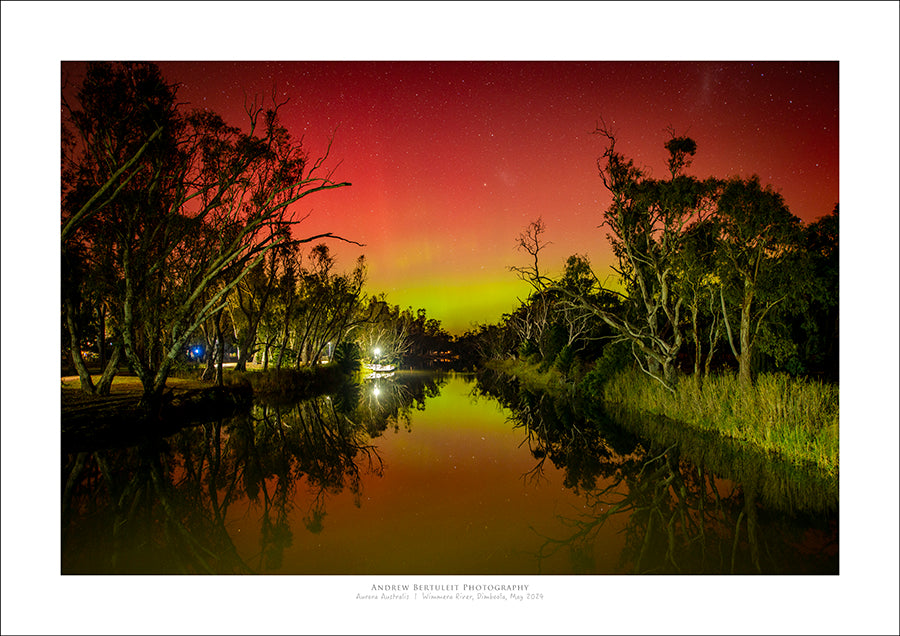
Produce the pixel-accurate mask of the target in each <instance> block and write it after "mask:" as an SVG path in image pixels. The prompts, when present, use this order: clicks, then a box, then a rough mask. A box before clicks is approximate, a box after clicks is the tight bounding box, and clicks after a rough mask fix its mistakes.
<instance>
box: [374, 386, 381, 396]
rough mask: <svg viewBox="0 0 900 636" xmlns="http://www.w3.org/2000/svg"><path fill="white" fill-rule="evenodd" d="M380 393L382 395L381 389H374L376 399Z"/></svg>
mask: <svg viewBox="0 0 900 636" xmlns="http://www.w3.org/2000/svg"><path fill="white" fill-rule="evenodd" d="M379 393H381V389H379V388H378V387H377V386H376V387H375V388H374V389H372V395H374V396H375V397H378V394H379Z"/></svg>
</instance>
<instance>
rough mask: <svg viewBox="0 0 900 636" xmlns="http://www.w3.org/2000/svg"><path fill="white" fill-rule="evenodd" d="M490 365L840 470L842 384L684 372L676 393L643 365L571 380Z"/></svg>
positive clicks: (559, 392) (617, 408) (565, 392)
mask: <svg viewBox="0 0 900 636" xmlns="http://www.w3.org/2000/svg"><path fill="white" fill-rule="evenodd" d="M488 366H489V367H490V368H492V369H494V370H496V371H500V372H503V373H506V374H508V375H511V376H514V377H516V378H518V379H519V380H520V382H521V383H522V386H523V387H525V388H527V389H531V390H544V391H546V392H548V393H550V394H551V395H553V396H555V397H564V398H567V399H573V400H575V401H577V402H586V401H590V400H597V401H599V402H600V404H602V406H603V409H604V410H605V411H606V412H607V413H608V414H610V415H612V416H615V415H616V414H617V413H620V414H629V416H631V415H633V414H639V415H641V416H645V417H646V416H654V417H665V418H667V419H668V420H670V421H672V422H673V423H674V424H677V425H679V426H685V427H689V428H693V429H696V430H702V431H711V432H715V433H717V434H719V435H721V436H724V437H728V438H732V439H737V440H741V441H743V442H745V443H748V444H751V445H752V446H753V447H755V448H757V449H759V450H760V451H762V452H765V453H772V454H775V455H778V456H779V457H781V458H782V459H784V460H786V461H789V462H792V463H794V464H798V465H809V466H815V467H817V468H818V469H821V470H824V471H826V472H828V473H829V474H833V475H836V474H837V473H838V470H839V465H840V460H839V446H840V445H839V414H840V412H839V390H838V387H837V386H835V385H830V384H826V383H822V382H817V381H812V380H805V379H800V378H792V377H789V376H786V375H783V374H764V375H761V376H759V377H758V378H757V381H756V382H755V384H754V386H753V388H752V389H751V390H750V391H743V390H741V387H740V384H739V381H738V378H737V376H735V375H734V374H723V375H716V376H711V377H708V378H703V379H699V378H694V377H692V376H685V377H682V378H680V380H679V383H678V386H677V389H676V391H675V394H674V395H673V394H672V393H671V392H670V391H668V390H666V389H665V388H664V387H663V386H662V385H661V384H660V383H659V382H657V381H655V380H653V379H652V378H650V377H648V376H647V375H645V374H643V373H640V372H639V371H636V370H633V369H628V370H623V371H621V372H619V373H617V374H615V375H614V376H612V377H611V378H610V379H609V380H608V381H606V382H605V383H603V384H602V386H599V387H597V386H592V387H590V388H588V387H586V386H584V385H583V384H579V385H576V384H574V383H571V382H570V383H567V382H566V381H565V379H564V378H563V377H562V375H561V374H559V372H556V371H555V370H552V369H551V370H550V371H549V372H546V373H541V372H540V370H539V369H538V368H537V367H536V366H535V365H529V364H527V363H525V362H521V361H518V360H505V361H494V362H491V363H490V364H489V365H488Z"/></svg>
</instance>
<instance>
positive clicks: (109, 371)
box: [96, 344, 122, 395]
mask: <svg viewBox="0 0 900 636" xmlns="http://www.w3.org/2000/svg"><path fill="white" fill-rule="evenodd" d="M121 357H122V345H121V344H117V345H115V346H114V347H113V351H112V355H111V356H110V358H109V361H108V362H107V363H106V366H105V367H104V368H103V375H101V376H100V380H99V381H98V382H97V386H96V390H97V395H109V389H110V388H111V387H112V381H113V378H114V377H116V371H117V370H118V368H119V358H121Z"/></svg>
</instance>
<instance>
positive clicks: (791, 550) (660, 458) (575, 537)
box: [478, 376, 838, 574]
mask: <svg viewBox="0 0 900 636" xmlns="http://www.w3.org/2000/svg"><path fill="white" fill-rule="evenodd" d="M478 391H480V392H484V393H489V394H491V395H493V396H495V397H497V398H498V399H500V401H501V402H502V403H503V404H504V405H505V406H507V408H509V409H510V410H511V412H512V414H513V416H512V419H513V421H514V423H515V426H519V427H522V428H523V429H524V431H525V438H524V440H523V443H527V444H528V446H529V448H531V449H532V454H533V455H534V456H535V458H536V459H537V464H536V466H535V468H534V469H533V470H532V471H531V473H529V476H530V477H534V476H535V475H540V474H542V471H543V464H544V461H545V459H546V457H550V458H551V460H552V461H553V464H554V465H555V466H557V468H560V469H562V470H563V471H564V474H565V477H564V483H565V486H566V487H568V488H572V489H574V490H575V491H576V492H578V491H580V492H581V493H582V494H583V496H584V512H583V513H582V514H580V515H579V516H578V517H576V518H563V519H561V521H562V522H563V523H564V524H565V527H566V528H567V532H565V533H562V536H553V537H551V536H545V537H543V539H544V541H543V544H542V545H541V547H540V549H539V551H538V557H539V558H540V559H541V560H545V559H550V558H551V557H554V556H557V555H559V554H561V553H562V552H565V553H567V554H568V556H569V558H570V560H571V562H572V563H573V565H574V567H575V569H576V571H577V572H582V573H589V572H593V571H595V566H594V559H595V555H596V554H597V553H599V552H600V551H602V550H603V549H604V546H602V545H601V544H602V542H603V541H604V540H608V539H605V538H604V537H608V536H609V533H608V532H607V533H606V534H605V535H604V533H603V530H604V528H605V527H607V526H610V527H613V526H614V527H619V526H622V528H621V530H620V532H622V533H624V538H625V540H624V547H623V549H622V551H621V553H620V555H619V568H620V569H621V571H622V572H633V573H657V574H663V573H702V574H717V573H748V574H749V573H800V572H802V573H837V565H838V564H837V547H838V544H837V487H836V480H832V479H830V478H829V477H828V476H824V475H819V474H816V473H810V472H803V471H801V470H800V469H798V467H796V466H793V465H788V464H782V463H779V462H777V461H776V460H774V459H773V458H771V457H768V456H765V455H763V454H760V453H754V452H753V451H752V449H748V448H746V447H740V446H736V445H734V444H729V443H727V442H723V441H722V440H721V439H714V436H710V435H708V434H696V433H692V432H691V431H684V430H679V428H678V427H677V426H674V425H673V423H672V422H662V421H656V422H649V423H648V422H646V421H643V422H637V420H636V419H634V418H632V421H629V422H627V425H625V426H620V425H616V424H613V423H612V422H611V421H603V420H602V419H597V417H596V416H595V417H593V418H592V419H587V418H585V417H583V416H579V415H578V413H577V412H576V409H575V408H574V407H573V406H572V405H571V404H568V403H565V402H562V401H560V400H552V399H551V398H550V397H549V396H547V395H546V394H535V393H533V392H529V391H525V390H522V389H520V388H519V387H518V386H517V385H516V383H515V382H509V381H504V380H502V379H500V378H497V377H487V376H482V377H481V378H480V381H479V388H478ZM623 419H627V418H623ZM623 419H620V420H619V422H620V423H621V422H622V421H623ZM657 429H662V430H657ZM647 439H653V440H655V441H653V442H648V441H645V440H647Z"/></svg>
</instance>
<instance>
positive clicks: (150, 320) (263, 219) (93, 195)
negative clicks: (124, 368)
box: [61, 63, 349, 403]
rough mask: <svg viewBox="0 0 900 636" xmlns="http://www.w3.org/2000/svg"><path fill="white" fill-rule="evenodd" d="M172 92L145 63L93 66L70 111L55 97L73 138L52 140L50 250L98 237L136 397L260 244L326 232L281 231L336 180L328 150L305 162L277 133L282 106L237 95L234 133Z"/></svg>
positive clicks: (263, 247)
mask: <svg viewBox="0 0 900 636" xmlns="http://www.w3.org/2000/svg"><path fill="white" fill-rule="evenodd" d="M175 94H176V89H175V87H173V86H170V85H168V84H166V82H165V81H164V80H163V78H162V76H161V74H160V73H159V70H158V68H157V67H156V66H155V65H152V64H109V63H96V64H90V65H89V67H88V71H87V76H86V78H85V81H84V85H83V86H82V88H81V90H80V91H79V92H78V102H79V104H78V106H75V105H69V104H68V103H64V114H65V116H66V119H67V123H68V125H70V126H71V127H72V129H73V131H74V133H75V136H76V140H75V142H74V143H71V144H68V145H66V146H65V147H66V148H70V149H72V152H73V155H72V157H71V161H70V165H71V169H68V170H64V171H63V180H64V183H63V192H64V200H65V205H64V207H63V225H62V231H61V236H62V245H63V249H64V250H66V249H68V248H69V247H70V246H71V245H72V244H75V243H77V244H81V245H85V246H88V247H89V248H91V249H96V248H97V246H98V245H100V244H104V245H106V246H111V247H110V249H111V252H112V254H113V257H112V265H113V268H114V270H115V272H116V273H117V275H118V277H119V281H118V282H119V284H118V286H117V288H116V293H115V295H114V296H112V297H111V298H110V299H109V300H110V301H111V304H112V307H111V309H112V311H113V312H114V314H115V317H116V320H117V322H118V324H119V325H120V331H121V339H122V344H123V350H124V354H125V356H126V358H127V360H128V363H129V366H130V367H131V368H132V369H133V370H134V371H135V373H136V374H137V375H138V376H139V378H140V379H141V382H142V384H143V387H144V397H145V401H146V402H147V403H154V402H157V401H158V398H159V397H160V395H161V393H162V390H163V387H164V386H165V381H166V378H167V377H168V374H169V371H170V369H171V368H172V365H173V364H174V363H175V361H176V360H177V359H178V358H179V357H180V356H181V355H183V352H184V350H185V347H186V345H187V343H188V341H189V340H190V338H191V337H192V335H193V334H194V332H195V331H196V330H197V329H198V328H199V327H200V325H201V324H203V323H204V321H206V320H207V319H208V318H210V317H211V316H213V315H215V314H216V313H217V312H218V311H219V310H220V309H221V308H222V307H223V306H224V304H225V302H226V299H227V297H228V295H229V294H230V293H231V292H232V290H233V289H234V288H235V287H236V286H237V285H238V284H239V283H240V282H241V281H242V280H243V279H244V277H245V276H246V275H247V274H248V272H250V271H252V270H253V268H254V267H255V266H256V265H257V264H258V263H260V262H261V261H262V259H263V257H264V256H265V254H266V252H267V251H268V250H270V249H272V248H273V247H275V246H279V245H286V244H290V243H294V244H298V243H304V242H310V241H314V240H317V239H320V238H323V237H332V235H331V234H330V233H325V234H321V235H317V236H311V237H307V238H301V239H297V238H295V237H294V234H293V231H292V228H293V226H294V225H296V224H297V223H299V222H301V221H302V220H303V219H302V218H299V217H298V216H297V214H296V212H295V210H296V206H294V205H293V204H294V203H296V202H297V201H299V200H300V199H302V198H304V197H306V196H308V195H310V194H313V193H316V192H321V191H323V190H328V189H332V188H339V187H343V186H346V185H349V184H348V183H345V182H344V183H338V182H335V181H333V180H332V179H331V175H330V174H323V173H322V170H323V162H324V161H325V159H326V158H327V156H328V151H326V153H325V155H324V156H323V157H321V158H320V159H318V160H316V161H315V162H311V161H310V160H309V158H308V155H307V154H306V153H305V151H304V150H303V149H302V147H301V146H300V145H299V144H298V143H296V142H295V141H294V140H293V139H291V137H290V135H289V133H288V132H287V130H286V129H285V128H284V127H283V126H282V125H281V124H280V123H279V119H278V110H279V108H280V107H281V106H283V103H282V104H278V103H276V104H273V105H272V107H270V108H268V109H265V108H263V107H262V106H261V105H259V104H257V103H256V102H253V103H247V104H245V112H246V115H247V118H248V129H249V132H242V131H241V130H240V129H237V128H234V127H232V126H228V125H226V124H225V123H224V121H223V120H222V119H221V118H220V117H219V116H218V115H216V114H214V113H211V112H208V111H195V112H193V113H191V114H189V115H183V114H182V113H181V112H180V111H179V110H178V108H177V103H176V99H175ZM64 141H65V140H64ZM329 149H330V146H329ZM333 238H341V237H333ZM341 240H346V239H341ZM64 280H66V279H65V277H64Z"/></svg>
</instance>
